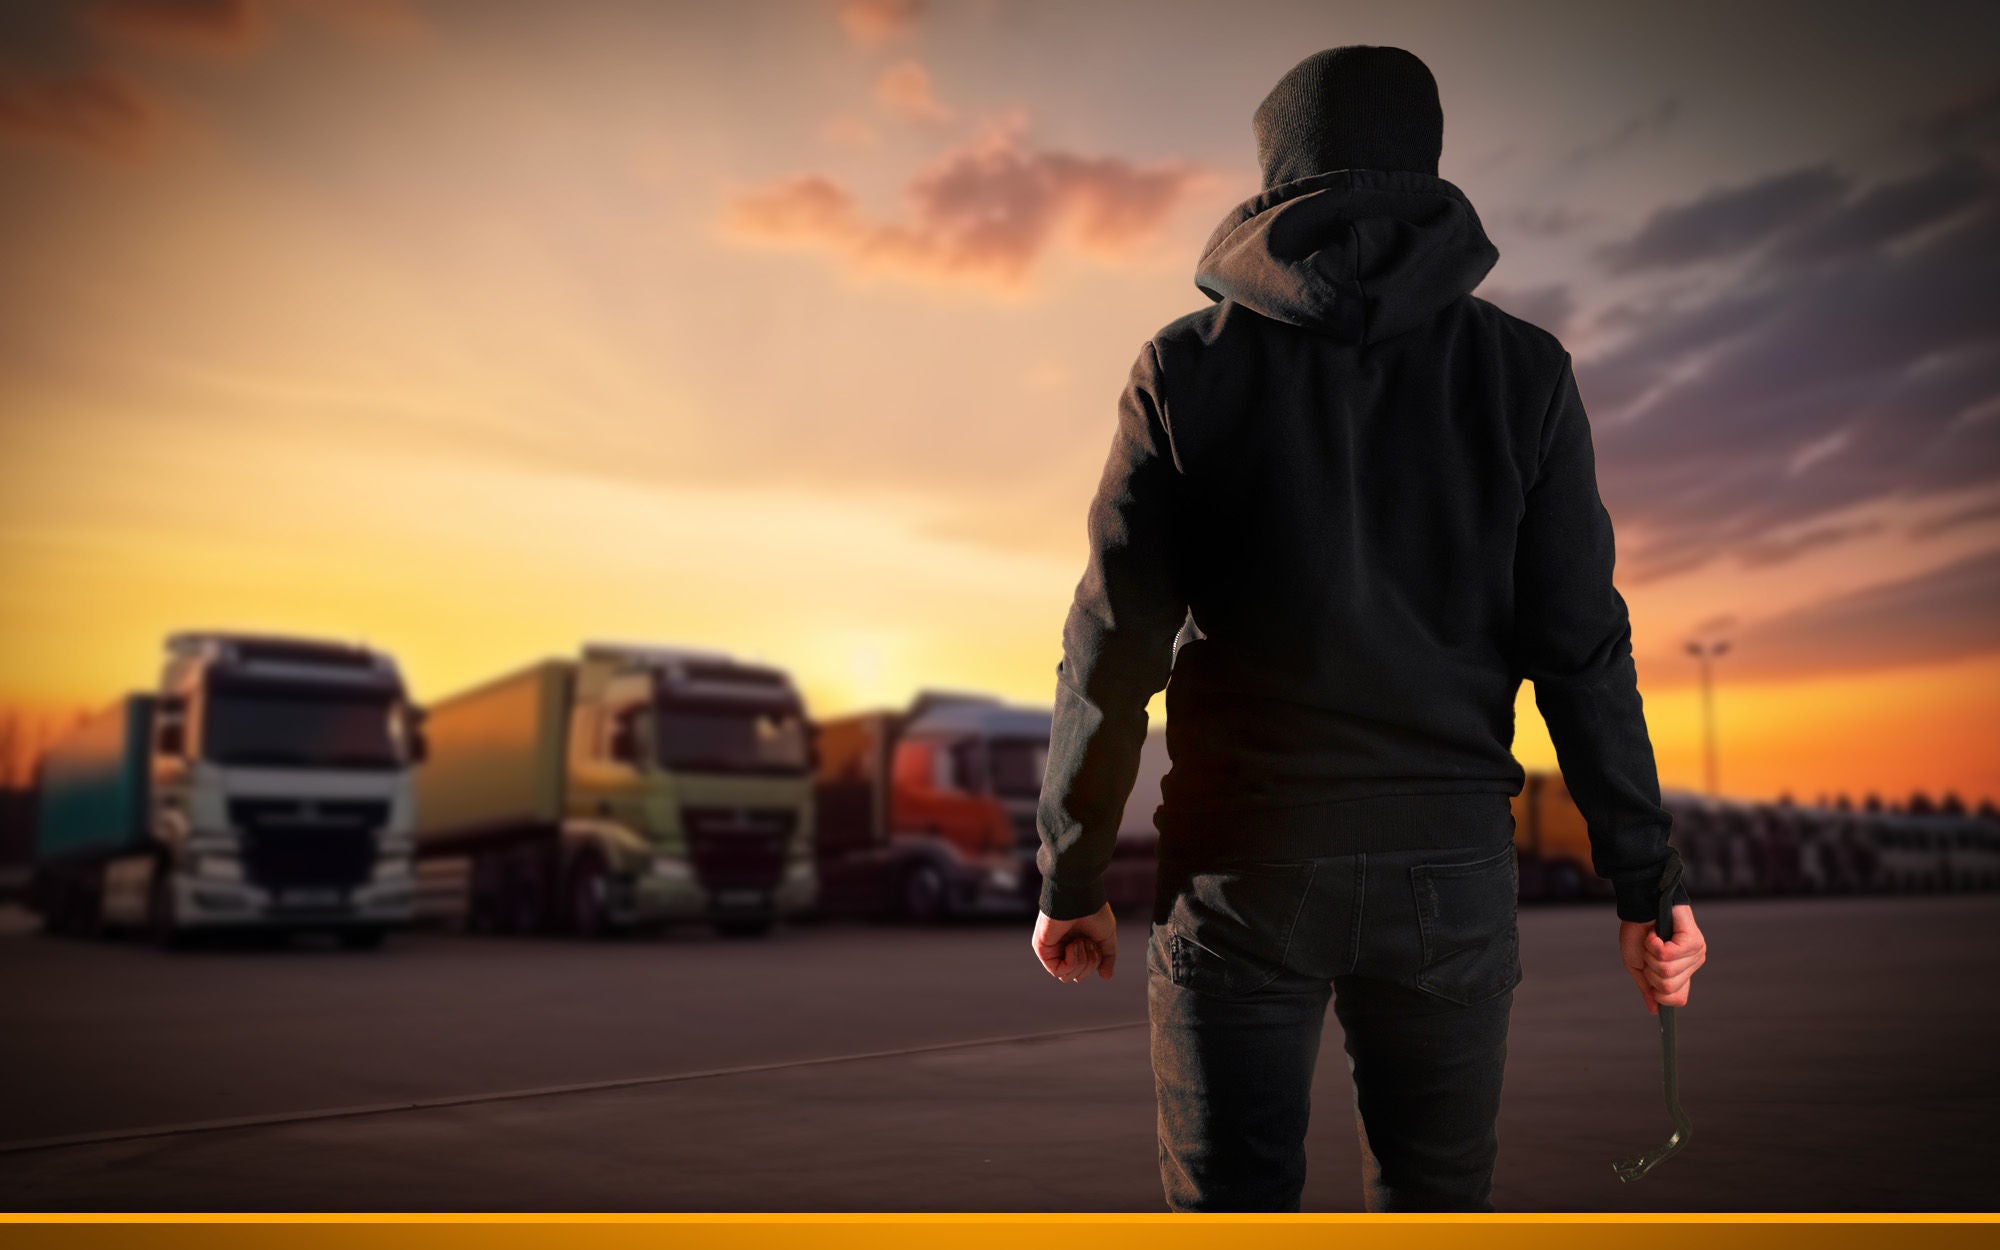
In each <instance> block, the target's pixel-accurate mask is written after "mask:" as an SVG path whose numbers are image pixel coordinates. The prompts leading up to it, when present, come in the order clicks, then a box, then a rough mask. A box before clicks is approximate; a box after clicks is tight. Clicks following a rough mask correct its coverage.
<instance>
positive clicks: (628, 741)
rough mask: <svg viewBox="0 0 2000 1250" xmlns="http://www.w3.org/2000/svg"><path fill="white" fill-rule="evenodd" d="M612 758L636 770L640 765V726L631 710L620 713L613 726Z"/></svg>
mask: <svg viewBox="0 0 2000 1250" xmlns="http://www.w3.org/2000/svg"><path fill="white" fill-rule="evenodd" d="M611 758H612V759H614V760H617V761H618V762H620V763H621V764H630V765H632V766H634V767H635V768H636V767H637V766H638V764H639V724H638V718H637V717H635V716H634V715H633V714H632V711H631V710H630V709H628V710H626V711H624V712H620V713H619V714H618V720H617V721H616V723H614V724H613V725H612V726H611Z"/></svg>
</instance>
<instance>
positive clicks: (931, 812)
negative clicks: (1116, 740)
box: [813, 691, 1163, 920]
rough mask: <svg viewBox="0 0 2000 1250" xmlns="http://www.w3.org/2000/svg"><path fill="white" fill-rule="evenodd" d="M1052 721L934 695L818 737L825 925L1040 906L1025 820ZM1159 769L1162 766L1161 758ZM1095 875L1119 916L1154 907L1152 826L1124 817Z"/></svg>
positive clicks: (825, 728) (1033, 839) (829, 725)
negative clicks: (1112, 851) (839, 919)
mask: <svg viewBox="0 0 2000 1250" xmlns="http://www.w3.org/2000/svg"><path fill="white" fill-rule="evenodd" d="M1049 720H1050V711H1049V709H1048V708H1046V707H1019V706H1015V705H1012V704H1008V703H1003V702H1001V701H1000V700H998V699H995V698H992V697H990V696H987V695H983V694H959V693H950V692H939V691H932V692H927V693H925V694H922V695H920V696H918V698H917V699H916V701H915V702H914V703H912V704H911V706H910V707H909V708H908V709H906V710H903V711H875V712H865V713H860V714H857V715H852V716H844V717H839V718H836V719H831V720H825V721H821V722H820V723H819V724H818V725H816V726H815V741H816V747H817V751H816V764H815V772H814V786H813V793H814V821H813V824H814V828H815V830H816V835H817V841H816V852H815V853H816V864H817V868H818V876H819V884H820V907H821V910H822V911H824V912H829V913H836V914H849V915H854V914H859V915H868V916H902V917H905V918H911V919H919V920H942V919H945V918H947V917H950V916H955V915H961V914H977V913H982V912H983V913H995V912H999V913H1008V914H1017V915H1030V914H1032V913H1033V912H1034V909H1035V906H1036V903H1037V902H1038V900H1039V899H1040V896H1041V885H1042V879H1041V873H1040V871H1039V870H1038V869H1037V868H1036V866H1035V852H1036V850H1037V849H1039V847H1040V844H1041V841H1040V835H1039V834H1038V832H1037V830H1036V827H1035V809H1036V807H1037V805H1038V804H1039V803H1040V800H1041V793H1042V774H1043V772H1044V771H1045V770H1046V768H1047V766H1048V756H1049ZM1162 758H1163V757H1162ZM1159 771H1160V770H1158V769H1155V770H1154V771H1153V772H1152V773H1151V774H1148V773H1147V772H1146V771H1145V770H1144V769H1143V767H1142V771H1141V788H1142V789H1143V787H1144V785H1145V784H1146V782H1147V780H1148V777H1149V776H1150V780H1151V784H1152V787H1153V791H1154V793H1153V797H1152V799H1150V800H1144V799H1143V798H1141V797H1138V794H1137V791H1135V799H1134V804H1133V807H1132V808H1129V809H1128V817H1127V819H1126V821H1125V822H1124V823H1125V828H1124V829H1122V830H1121V831H1120V833H1119V838H1118V851H1117V854H1116V857H1115V858H1114V859H1113V862H1112V864H1111V868H1110V870H1109V871H1108V872H1107V873H1106V876H1105V887H1106V892H1107V893H1108V894H1109V895H1110V898H1111V901H1112V903H1113V904H1114V905H1116V906H1118V907H1120V908H1121V909H1130V908H1135V907H1136V908H1140V909H1144V908H1146V907H1149V906H1151V903H1152V893H1153V843H1154V839H1155V834H1154V833H1153V830H1152V828H1151V826H1150V825H1149V824H1148V825H1145V826H1143V827H1139V826H1135V825H1134V823H1133V821H1132V819H1131V817H1130V815H1129V812H1131V811H1133V810H1137V809H1138V808H1140V807H1143V808H1144V810H1145V811H1146V812H1147V813H1150V812H1151V810H1152V807H1153V806H1154V805H1155V804H1157V803H1158V801H1159V799H1158V788H1159V781H1158V775H1157V774H1158V772H1159Z"/></svg>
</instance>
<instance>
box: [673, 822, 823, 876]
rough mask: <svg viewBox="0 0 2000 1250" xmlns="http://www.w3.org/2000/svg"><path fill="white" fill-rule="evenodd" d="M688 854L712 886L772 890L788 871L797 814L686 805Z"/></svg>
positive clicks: (698, 871) (796, 825) (682, 826)
mask: <svg viewBox="0 0 2000 1250" xmlns="http://www.w3.org/2000/svg"><path fill="white" fill-rule="evenodd" d="M681 828H682V829H684V830H685V831H686V833H687V844H688V858H689V859H690V860H691V861H693V863H694V870H695V873H696V875H698V876H699V877H700V878H701V883H702V885H703V886H704V887H705V888H707V889H709V890H768V889H771V888H773V887H775V886H776V885H777V884H778V878H779V877H781V876H782V875H783V874H784V870H785V848H786V846H787V845H788V844H789V843H790V842H791V840H792V833H793V831H794V830H795V829H797V828H798V813H797V812H794V811H787V810H782V809H780V810H764V809H758V808H738V807H684V808H682V809H681Z"/></svg>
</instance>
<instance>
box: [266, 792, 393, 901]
mask: <svg viewBox="0 0 2000 1250" xmlns="http://www.w3.org/2000/svg"><path fill="white" fill-rule="evenodd" d="M388 819H389V803H388V801H387V800H386V799H311V800H301V799H231V800H230V802H229V823H230V824H231V825H233V826H235V827H236V828H237V829H238V830H240V831H241V833H242V837H243V871H244V875H245V876H246V877H248V878H249V880H250V882H251V883H252V884H253V885H257V886H260V887H262V888H263V889H266V890H292V889H301V888H305V889H312V888H319V889H325V888H336V889H348V888H350V887H353V886H356V885H360V884H361V883H362V882H364V881H366V880H368V877H369V874H370V873H371V872H372V871H373V870H374V866H375V835H376V831H377V830H379V829H380V828H381V827H382V826H383V825H384V824H386V823H387V822H388Z"/></svg>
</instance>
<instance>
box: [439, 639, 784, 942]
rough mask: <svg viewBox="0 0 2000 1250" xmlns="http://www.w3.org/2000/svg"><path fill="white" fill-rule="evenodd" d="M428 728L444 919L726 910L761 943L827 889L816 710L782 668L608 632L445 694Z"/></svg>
mask: <svg viewBox="0 0 2000 1250" xmlns="http://www.w3.org/2000/svg"><path fill="white" fill-rule="evenodd" d="M425 730H426V737H427V739H428V740H429V744H430V747H429V757H428V759H427V761H426V762H425V765H424V767H423V768H422V769H421V770H419V772H418V775H417V812H418V828H417V833H416V847H417V856H418V859H419V861H420V862H419V875H420V876H421V877H422V878H423V879H424V881H425V884H426V890H425V893H426V905H425V911H426V913H427V914H428V913H434V912H435V913H436V914H443V913H448V912H452V911H457V912H458V913H459V915H460V916H461V918H462V919H463V921H464V923H465V924H466V926H467V927H468V928H470V929H473V930H475V931H480V932H510V933H532V932H572V933H577V934H581V935H584V936H593V937H594V936H603V935H607V934H612V933H617V932H621V931H625V930H628V929H631V928H634V927H638V926H642V925H655V924H665V923H671V922H676V921H707V922H709V923H712V924H713V925H714V926H715V927H716V928H717V929H718V930H719V931H721V932H722V933H724V934H728V935H732V936H749V935H756V934H761V933H765V932H768V931H769V930H770V929H771V928H773V927H774V926H775V925H776V924H777V923H778V922H779V921H780V920H781V919H783V918H785V917H787V916H794V915H799V914H801V913H804V912H806V911H809V910H810V909H811V908H812V906H813V904H814V902H815V896H816V892H817V890H816V881H815V874H814V868H813V862H812V807H811V802H810V798H811V789H812V776H811V763H810V742H809V736H808V728H807V724H806V719H805V707H804V704H803V702H802V701H801V699H800V697H799V694H798V691H797V690H796V689H795V687H794V686H793V684H792V680H791V677H790V676H789V675H788V674H787V673H785V672H784V671H782V670H780V669H776V668H770V667H766V666H763V665H757V664H748V663H743V662H739V661H737V660H735V659H732V658H731V657H729V656H728V655H725V654H722V653H719V652H712V651H696V650H689V649H682V648H672V647H654V646H639V645H630V644H623V643H591V644H587V645H586V646H585V647H584V648H583V650H582V654H581V657H580V658H577V659H570V658H567V657H554V658H548V659H544V660H541V661H538V662H536V663H533V664H530V665H527V666H526V667H524V668H520V669H517V670H515V671H513V672H511V673H507V674H505V675H504V676H501V677H497V678H494V679H492V680H490V681H487V682H484V683H481V684H480V685H477V686H474V687H472V688H470V689H468V690H465V691H463V692H461V693H459V694H456V695H453V696H451V697H450V698H447V699H443V700H440V701H438V702H436V703H434V704H432V705H431V706H429V707H428V708H427V709H426V718H425ZM434 885H435V886H438V887H439V888H438V890H437V893H436V897H437V898H438V899H439V900H440V901H441V903H442V906H440V907H437V908H435V909H434V908H433V907H432V906H431V905H430V899H431V897H432V890H431V889H430V887H431V886H434Z"/></svg>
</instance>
